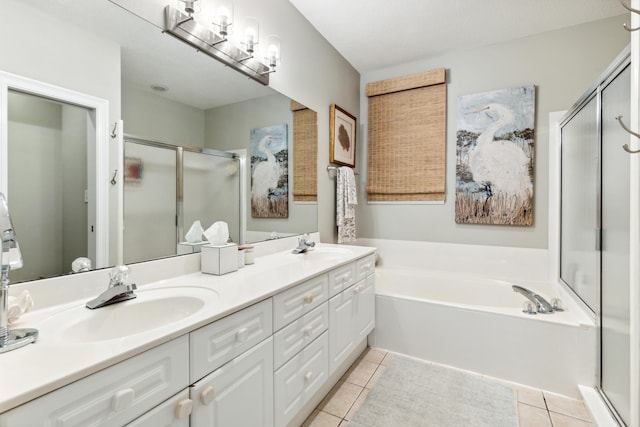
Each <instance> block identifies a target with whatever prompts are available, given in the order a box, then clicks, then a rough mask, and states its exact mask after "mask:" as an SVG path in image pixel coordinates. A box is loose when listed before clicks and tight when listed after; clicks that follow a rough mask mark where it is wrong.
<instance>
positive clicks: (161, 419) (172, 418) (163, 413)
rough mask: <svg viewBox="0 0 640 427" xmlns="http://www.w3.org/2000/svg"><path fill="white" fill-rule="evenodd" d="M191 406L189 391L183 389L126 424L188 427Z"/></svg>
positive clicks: (134, 426)
mask: <svg viewBox="0 0 640 427" xmlns="http://www.w3.org/2000/svg"><path fill="white" fill-rule="evenodd" d="M192 405H193V402H192V401H191V399H189V390H187V389H185V390H183V391H181V392H180V393H178V394H176V395H175V396H173V397H172V398H171V399H168V400H166V401H165V402H163V403H161V404H160V405H158V406H156V407H155V408H153V409H152V410H150V411H149V412H147V413H146V414H144V415H143V416H141V417H140V418H137V419H136V420H134V421H133V422H131V423H129V424H127V427H189V415H191V408H192Z"/></svg>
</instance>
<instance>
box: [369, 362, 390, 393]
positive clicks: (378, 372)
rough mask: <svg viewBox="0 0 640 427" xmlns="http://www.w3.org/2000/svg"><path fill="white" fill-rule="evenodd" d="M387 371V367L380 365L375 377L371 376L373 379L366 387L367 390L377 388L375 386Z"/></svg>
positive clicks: (374, 374)
mask: <svg viewBox="0 0 640 427" xmlns="http://www.w3.org/2000/svg"><path fill="white" fill-rule="evenodd" d="M385 369H387V367H386V366H384V365H378V369H376V371H375V372H374V373H373V375H372V376H371V379H370V380H369V382H367V384H366V385H365V388H368V389H372V388H373V387H375V385H376V384H377V383H378V380H379V379H380V377H381V376H382V373H383V372H384V371H385Z"/></svg>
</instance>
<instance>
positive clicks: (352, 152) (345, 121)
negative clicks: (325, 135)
mask: <svg viewBox="0 0 640 427" xmlns="http://www.w3.org/2000/svg"><path fill="white" fill-rule="evenodd" d="M356 124H357V121H356V118H355V117H354V116H352V115H351V114H349V113H347V112H346V111H345V110H344V109H342V108H340V107H338V106H337V105H336V104H331V107H330V109H329V162H330V163H337V164H339V165H344V166H350V167H352V168H355V167H356Z"/></svg>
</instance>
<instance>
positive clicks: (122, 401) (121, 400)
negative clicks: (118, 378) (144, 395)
mask: <svg viewBox="0 0 640 427" xmlns="http://www.w3.org/2000/svg"><path fill="white" fill-rule="evenodd" d="M135 398H136V391H135V390H134V389H132V388H125V389H124V390H120V391H118V392H116V394H114V395H113V398H112V399H111V409H113V410H114V411H115V412H121V411H124V410H125V409H129V408H130V407H131V406H132V405H133V401H134V400H135Z"/></svg>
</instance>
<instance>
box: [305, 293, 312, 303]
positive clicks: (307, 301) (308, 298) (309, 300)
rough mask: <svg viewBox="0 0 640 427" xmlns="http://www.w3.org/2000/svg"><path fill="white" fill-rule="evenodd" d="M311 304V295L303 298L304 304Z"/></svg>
mask: <svg viewBox="0 0 640 427" xmlns="http://www.w3.org/2000/svg"><path fill="white" fill-rule="evenodd" d="M312 302H313V295H307V296H305V297H304V303H305V304H311V303H312Z"/></svg>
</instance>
